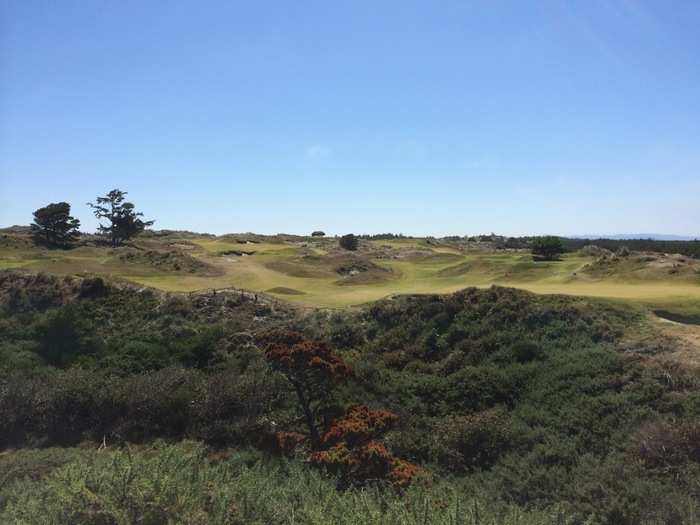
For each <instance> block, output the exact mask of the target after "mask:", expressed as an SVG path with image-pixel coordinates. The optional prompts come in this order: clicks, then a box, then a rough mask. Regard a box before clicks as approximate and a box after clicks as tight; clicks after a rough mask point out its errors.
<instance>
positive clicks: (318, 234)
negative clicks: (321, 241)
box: [311, 230, 326, 237]
mask: <svg viewBox="0 0 700 525" xmlns="http://www.w3.org/2000/svg"><path fill="white" fill-rule="evenodd" d="M325 236H326V232H322V231H321V230H316V231H314V232H311V237H325Z"/></svg>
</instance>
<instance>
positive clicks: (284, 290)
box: [266, 286, 304, 295]
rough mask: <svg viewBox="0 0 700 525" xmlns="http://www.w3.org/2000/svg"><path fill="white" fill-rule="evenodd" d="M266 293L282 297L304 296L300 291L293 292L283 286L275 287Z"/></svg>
mask: <svg viewBox="0 0 700 525" xmlns="http://www.w3.org/2000/svg"><path fill="white" fill-rule="evenodd" d="M266 292H267V293H277V294H282V295H304V292H302V291H300V290H295V289H294V288H286V287H284V286H276V287H275V288H270V289H269V290H266Z"/></svg>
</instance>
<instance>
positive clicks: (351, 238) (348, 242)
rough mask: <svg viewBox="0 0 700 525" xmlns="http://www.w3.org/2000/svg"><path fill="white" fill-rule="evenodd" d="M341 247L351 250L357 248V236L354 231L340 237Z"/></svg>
mask: <svg viewBox="0 0 700 525" xmlns="http://www.w3.org/2000/svg"><path fill="white" fill-rule="evenodd" d="M340 247H341V248H345V249H346V250H350V251H355V250H357V237H355V235H354V234H352V233H348V234H347V235H343V236H342V237H341V238H340Z"/></svg>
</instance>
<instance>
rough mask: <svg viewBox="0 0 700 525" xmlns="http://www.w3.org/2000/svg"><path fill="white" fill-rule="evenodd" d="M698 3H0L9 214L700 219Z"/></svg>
mask: <svg viewBox="0 0 700 525" xmlns="http://www.w3.org/2000/svg"><path fill="white" fill-rule="evenodd" d="M699 28H700V2H698V1H697V0H689V1H683V0H677V1H673V2H668V1H661V0H659V1H654V2H652V1H646V0H619V1H613V0H588V1H563V0H562V1H551V2H550V1H533V2H529V1H528V2H525V1H515V0H513V1H498V0H484V1H466V0H463V1H455V2H451V1H444V2H443V1H427V0H426V1H424V2H412V1H410V0H400V1H381V0H372V1H360V0H357V1H347V2H341V1H328V0H319V1H304V0H295V1H264V0H252V1H245V2H244V1H233V0H226V1H176V0H168V1H156V0H147V1H144V0H119V1H107V0H104V1H99V0H94V1H93V0H82V1H71V0H62V1H60V2H49V1H43V0H42V1H38V0H4V1H2V2H0V225H3V226H7V225H10V224H27V223H29V222H30V220H31V212H32V211H33V210H34V209H36V208H37V207H39V206H42V205H45V204H47V203H48V202H55V201H62V200H65V201H68V202H70V203H71V204H72V205H73V211H74V215H76V216H77V217H78V218H80V219H81V220H82V221H83V225H84V229H85V230H87V231H92V230H93V229H94V227H95V220H94V218H93V217H92V216H91V214H90V210H89V209H88V208H87V206H85V202H86V201H88V200H92V199H94V198H95V197H96V196H97V195H98V194H103V193H106V192H107V191H108V190H110V189H112V188H120V189H123V190H126V191H128V192H129V196H130V197H131V199H132V200H133V201H134V202H135V204H136V206H137V208H139V209H141V210H143V211H144V212H145V213H146V217H147V218H153V219H156V221H157V222H156V227H160V228H177V229H190V230H196V231H207V232H212V233H223V232H231V231H255V232H260V233H277V232H290V233H308V232H310V231H311V230H314V229H318V228H320V229H323V230H325V231H326V232H328V233H345V232H350V231H353V232H355V233H373V232H384V231H391V232H403V233H406V234H417V235H418V234H435V235H443V234H466V233H470V234H475V233H488V232H491V231H494V232H497V233H502V234H542V233H555V234H586V233H629V232H654V233H657V232H658V233H676V234H685V235H698V234H700V33H698V31H700V29H699Z"/></svg>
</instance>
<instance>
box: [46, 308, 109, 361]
mask: <svg viewBox="0 0 700 525" xmlns="http://www.w3.org/2000/svg"><path fill="white" fill-rule="evenodd" d="M89 331H90V327H89V325H86V323H85V321H84V319H83V318H82V317H81V315H80V312H79V310H78V308H76V307H74V306H72V305H69V306H65V307H64V308H61V309H59V310H55V311H52V312H49V313H48V314H47V315H46V316H45V317H44V319H43V320H42V321H39V322H38V323H37V325H36V336H35V337H36V341H37V343H38V345H37V353H38V354H39V355H40V356H41V357H42V358H43V359H44V360H45V361H46V363H48V364H50V365H52V366H56V367H64V366H67V365H69V364H71V363H72V362H73V361H74V360H75V359H76V357H77V356H87V355H90V354H93V353H95V352H96V351H97V348H98V345H99V342H98V341H95V340H94V339H92V338H91V337H90V335H89Z"/></svg>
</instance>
